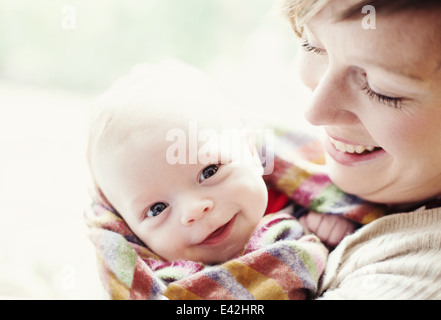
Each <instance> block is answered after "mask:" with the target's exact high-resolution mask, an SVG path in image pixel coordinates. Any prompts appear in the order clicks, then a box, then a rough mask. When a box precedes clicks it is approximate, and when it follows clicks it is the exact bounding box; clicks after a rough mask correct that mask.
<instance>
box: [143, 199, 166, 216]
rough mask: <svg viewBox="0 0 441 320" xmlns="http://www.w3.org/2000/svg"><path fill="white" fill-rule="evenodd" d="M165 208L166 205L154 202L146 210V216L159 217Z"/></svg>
mask: <svg viewBox="0 0 441 320" xmlns="http://www.w3.org/2000/svg"><path fill="white" fill-rule="evenodd" d="M167 207H168V204H166V203H164V202H156V203H155V204H154V205H152V206H151V207H150V208H149V209H148V210H147V213H146V216H147V217H149V218H153V217H156V216H159V215H160V214H161V213H162V212H163V211H164V210H165V209H167Z"/></svg>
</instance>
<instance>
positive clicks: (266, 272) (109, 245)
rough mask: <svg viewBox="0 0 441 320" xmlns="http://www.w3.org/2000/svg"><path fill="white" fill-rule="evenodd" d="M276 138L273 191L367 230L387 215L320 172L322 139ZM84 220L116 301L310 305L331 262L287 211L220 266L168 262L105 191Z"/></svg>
mask: <svg viewBox="0 0 441 320" xmlns="http://www.w3.org/2000/svg"><path fill="white" fill-rule="evenodd" d="M275 136H276V141H275V142H276V143H274V145H273V146H271V147H274V149H275V150H277V152H276V153H274V155H275V157H274V162H273V164H274V166H273V168H272V170H271V174H269V175H267V176H265V180H266V182H267V184H268V186H269V187H272V188H276V189H277V190H279V191H281V192H283V193H285V194H286V195H288V196H289V197H290V198H291V199H293V200H294V202H295V203H297V204H298V205H301V206H303V207H304V208H307V209H309V210H314V211H316V212H321V213H323V214H341V215H343V216H345V217H347V218H349V219H352V220H354V221H357V222H359V223H362V224H363V223H368V222H370V221H372V220H373V219H375V218H377V217H380V216H382V215H383V212H384V211H383V210H382V208H381V207H376V206H374V205H372V204H369V203H366V202H363V201H362V200H360V199H358V198H357V197H354V196H350V195H347V194H344V193H343V192H342V191H341V190H339V189H338V188H336V187H335V186H334V185H333V184H332V183H331V181H330V180H329V178H328V177H327V176H326V174H324V173H323V172H322V168H321V166H320V164H322V163H323V151H322V149H321V146H320V144H319V142H318V141H317V140H316V139H314V138H312V137H310V136H307V135H304V134H300V133H294V132H284V131H280V130H276V131H275ZM270 151H271V150H268V149H266V150H265V146H264V147H263V148H261V152H263V153H268V152H270ZM95 191H96V190H95ZM85 218H86V223H87V225H88V226H89V238H90V239H91V241H92V242H93V243H94V245H95V247H96V251H97V261H98V269H99V274H100V278H101V281H102V283H103V285H104V287H105V289H106V290H107V292H108V293H109V295H110V297H111V298H112V299H151V300H156V299H306V298H311V297H314V295H315V294H316V292H317V290H318V284H319V280H320V277H321V275H322V274H323V271H324V267H325V262H326V258H327V250H326V248H325V247H324V246H323V245H322V244H321V243H320V242H319V240H318V239H317V238H316V237H315V236H314V235H305V234H304V232H303V229H302V227H301V226H300V224H299V223H298V222H297V220H295V219H294V218H293V217H292V216H291V215H289V214H287V213H286V212H280V213H276V214H270V215H267V216H265V217H264V218H263V219H262V221H261V223H260V225H259V227H258V228H257V229H256V231H255V233H254V234H253V236H252V237H251V239H250V241H249V243H248V245H247V246H246V248H245V249H244V252H243V254H241V255H240V256H238V257H236V258H234V259H232V260H230V261H228V262H226V263H224V264H220V265H215V266H207V265H204V264H202V263H198V262H193V261H186V260H185V261H184V260H181V261H163V260H162V259H161V258H160V257H159V256H157V255H155V254H154V253H153V252H151V251H150V250H149V249H148V248H147V247H146V246H145V245H144V244H143V243H142V242H141V241H140V240H139V239H138V238H137V237H136V236H135V235H134V234H133V233H132V231H131V230H130V229H129V227H128V226H127V224H126V223H125V222H124V220H123V219H122V218H121V217H120V216H119V215H118V213H117V212H116V211H115V210H114V209H113V208H111V207H110V206H109V205H108V204H107V203H106V202H105V200H104V198H103V197H101V196H100V193H99V191H98V192H94V194H93V203H92V205H91V206H90V207H89V208H87V210H86V212H85Z"/></svg>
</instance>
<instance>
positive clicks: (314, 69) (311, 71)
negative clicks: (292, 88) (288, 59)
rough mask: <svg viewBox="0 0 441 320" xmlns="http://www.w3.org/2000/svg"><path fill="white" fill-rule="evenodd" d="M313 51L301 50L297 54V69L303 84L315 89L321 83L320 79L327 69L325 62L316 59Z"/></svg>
mask: <svg viewBox="0 0 441 320" xmlns="http://www.w3.org/2000/svg"><path fill="white" fill-rule="evenodd" d="M316 59H317V57H315V56H314V55H313V54H312V53H307V52H305V51H303V50H301V51H300V52H299V54H298V56H297V71H298V74H299V76H300V79H301V80H302V82H303V84H304V85H305V86H307V87H308V88H309V89H311V90H314V89H315V88H316V87H317V86H318V84H319V83H320V79H321V77H322V75H323V73H324V71H325V69H326V66H325V65H323V62H321V61H316Z"/></svg>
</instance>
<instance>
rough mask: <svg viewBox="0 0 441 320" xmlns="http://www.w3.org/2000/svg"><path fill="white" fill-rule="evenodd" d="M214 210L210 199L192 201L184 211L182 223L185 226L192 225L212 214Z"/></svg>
mask: <svg viewBox="0 0 441 320" xmlns="http://www.w3.org/2000/svg"><path fill="white" fill-rule="evenodd" d="M213 208H214V203H213V201H212V200H209V199H205V200H199V201H190V202H189V203H188V205H187V206H186V208H184V210H183V213H182V217H181V222H182V224H183V225H185V226H188V225H191V224H192V223H194V222H196V221H198V220H200V219H202V218H203V217H204V216H205V215H206V214H208V213H209V212H211V210H213Z"/></svg>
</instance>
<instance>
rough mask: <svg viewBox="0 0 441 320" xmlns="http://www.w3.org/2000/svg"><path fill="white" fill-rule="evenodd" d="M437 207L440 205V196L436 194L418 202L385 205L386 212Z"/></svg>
mask: <svg viewBox="0 0 441 320" xmlns="http://www.w3.org/2000/svg"><path fill="white" fill-rule="evenodd" d="M438 207H441V196H437V197H434V198H430V199H427V200H423V201H419V202H412V203H401V204H389V205H387V212H388V213H399V212H411V211H415V210H417V209H420V208H421V209H433V208H438Z"/></svg>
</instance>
